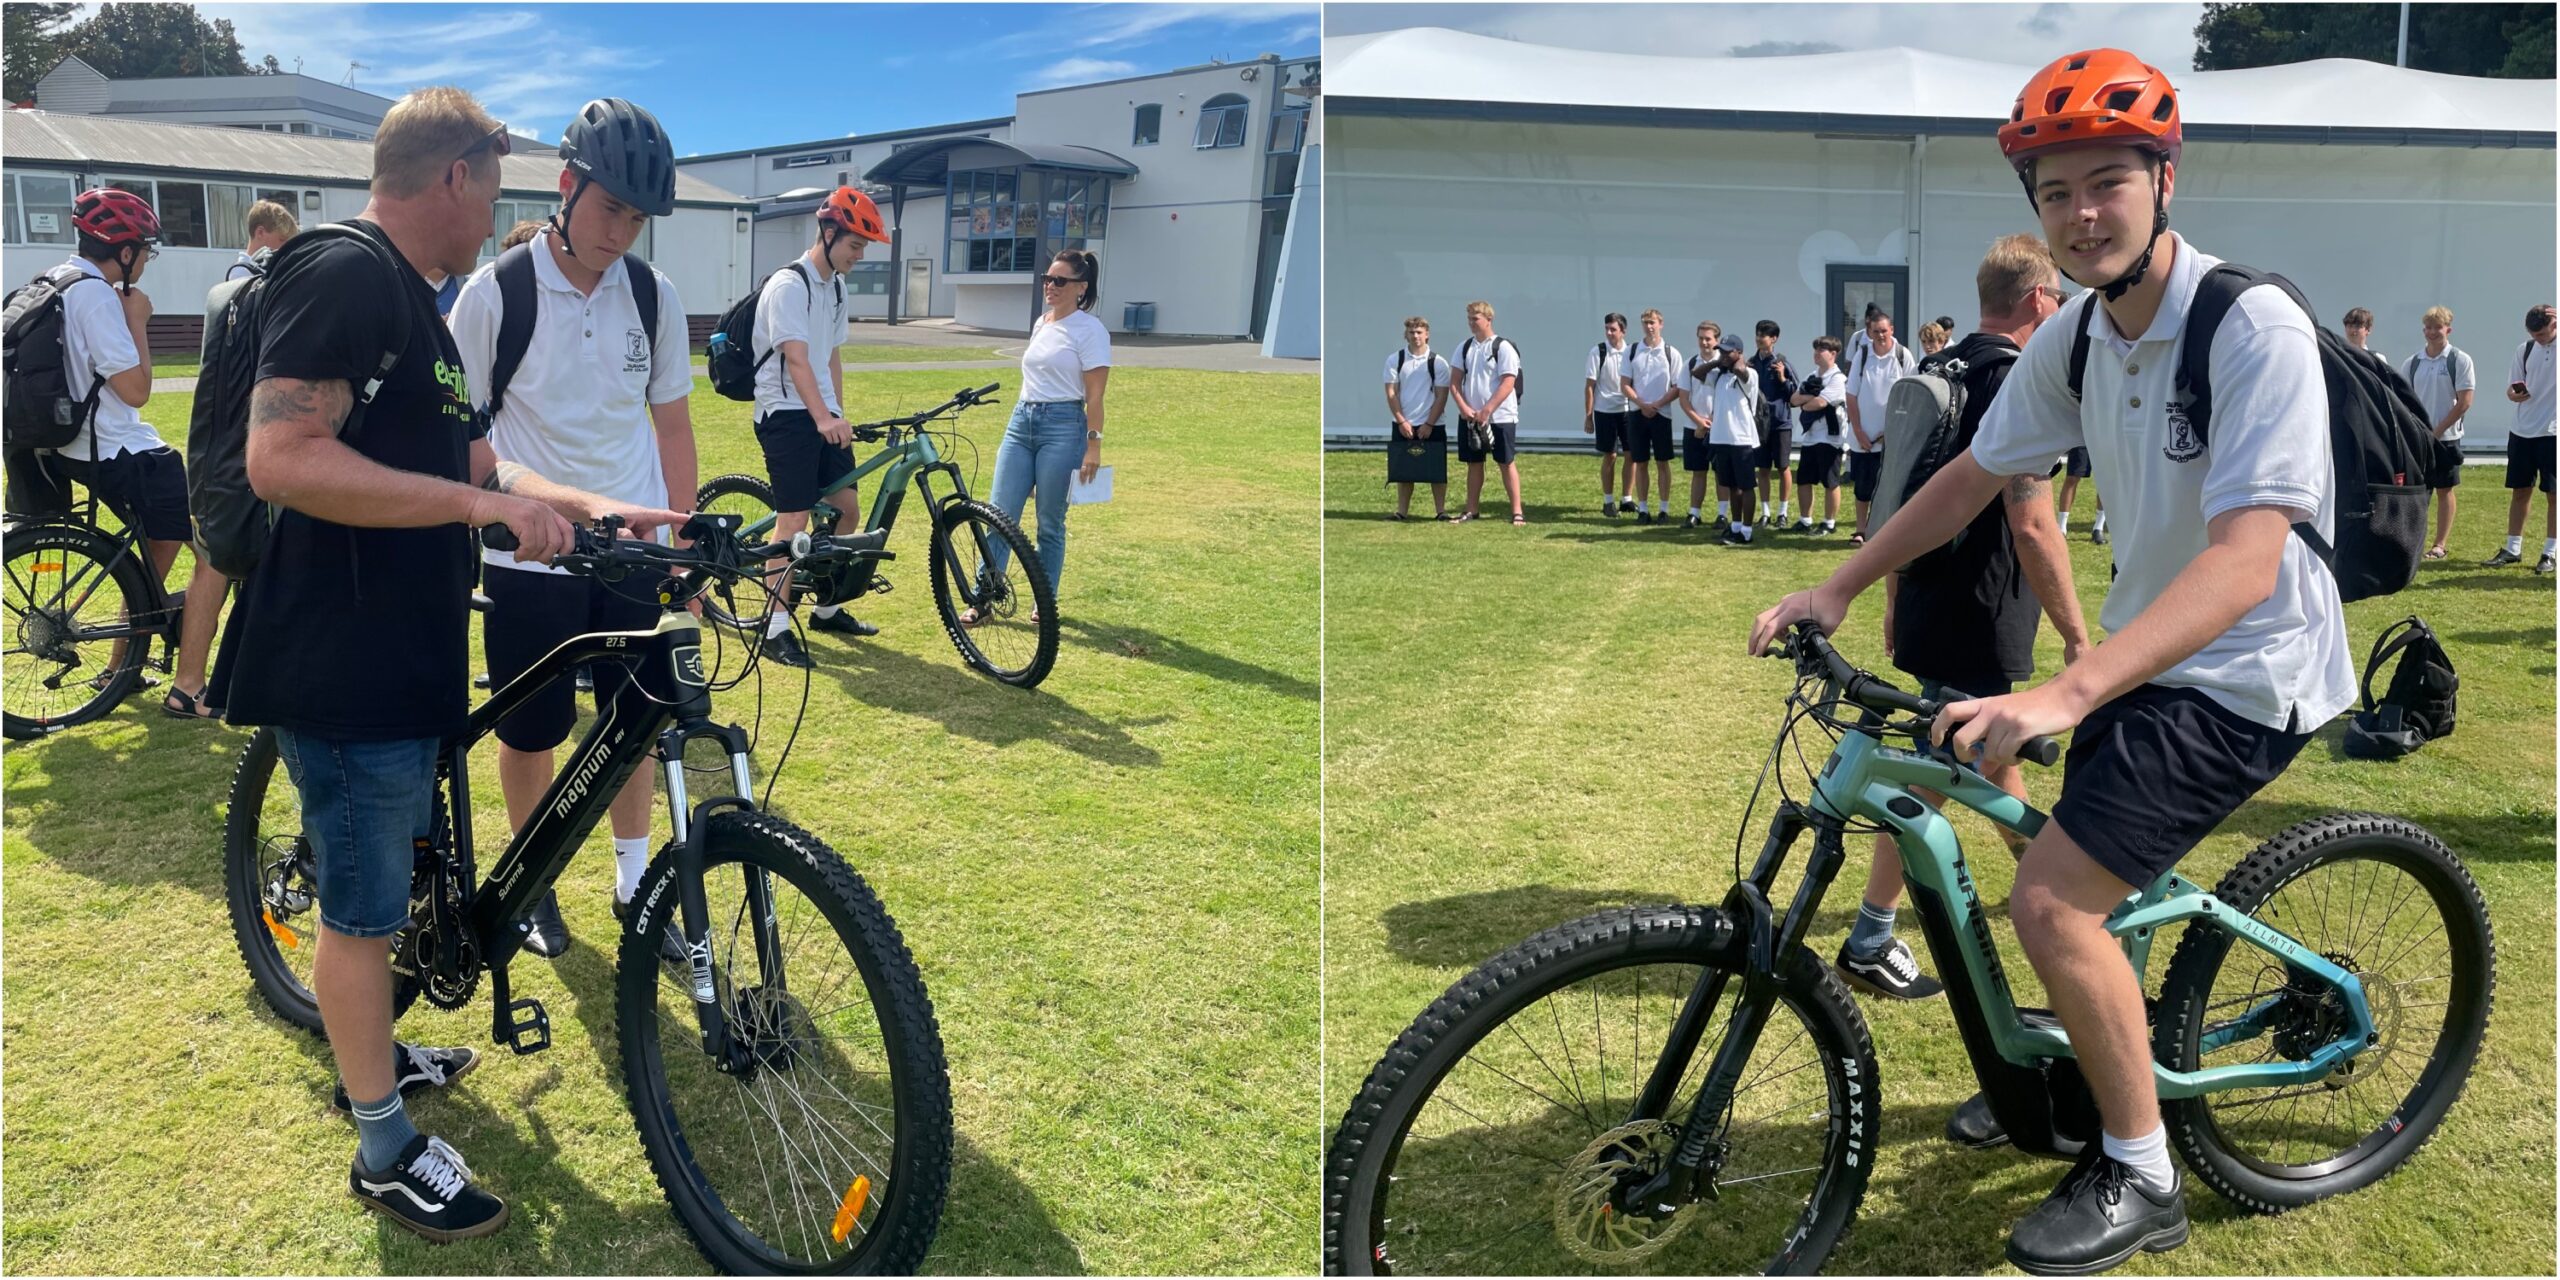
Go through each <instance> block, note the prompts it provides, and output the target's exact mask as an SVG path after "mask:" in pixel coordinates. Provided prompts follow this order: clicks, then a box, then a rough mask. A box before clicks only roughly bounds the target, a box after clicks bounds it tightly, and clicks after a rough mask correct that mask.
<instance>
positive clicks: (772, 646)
mask: <svg viewBox="0 0 2560 1280" xmlns="http://www.w3.org/2000/svg"><path fill="white" fill-rule="evenodd" d="M764 656H765V658H766V660H767V661H771V662H779V663H781V664H782V665H784V666H786V667H798V668H800V669H801V670H803V671H815V670H817V669H818V664H817V662H816V661H815V660H813V659H812V658H810V657H809V651H808V650H807V649H805V648H802V647H801V645H800V637H798V636H795V635H793V634H791V633H790V632H788V631H785V632H783V633H782V634H781V635H778V636H769V637H767V638H766V639H765V642H764Z"/></svg>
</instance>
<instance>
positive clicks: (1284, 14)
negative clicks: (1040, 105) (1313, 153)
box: [987, 3, 1317, 57]
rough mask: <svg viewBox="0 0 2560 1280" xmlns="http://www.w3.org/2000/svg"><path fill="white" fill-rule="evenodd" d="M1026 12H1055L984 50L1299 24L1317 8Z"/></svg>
mask: <svg viewBox="0 0 2560 1280" xmlns="http://www.w3.org/2000/svg"><path fill="white" fill-rule="evenodd" d="M1031 11H1045V12H1049V13H1054V14H1056V15H1057V16H1056V17H1053V18H1049V19H1048V20H1046V21H1043V22H1041V23H1039V24H1038V25H1036V26H1033V27H1028V28H1025V29H1024V30H1021V31H1016V32H1011V33H1009V34H1006V35H1001V36H998V37H996V38H995V39H993V40H991V41H989V42H987V50H988V52H990V53H993V54H995V55H997V56H999V57H1019V56H1021V55H1023V54H1027V53H1033V52H1037V51H1040V50H1046V49H1055V48H1057V47H1059V46H1061V45H1064V46H1066V47H1068V48H1073V49H1092V48H1098V47H1101V46H1104V45H1126V44H1129V43H1131V42H1134V41H1141V40H1145V39H1148V38H1150V37H1153V36H1155V35H1157V34H1158V33H1160V32H1164V31H1168V30H1170V29H1172V28H1175V27H1203V26H1205V27H1215V28H1220V29H1225V30H1237V31H1241V30H1244V29H1248V28H1254V27H1261V26H1266V25H1269V24H1271V23H1276V22H1294V23H1297V24H1300V25H1304V24H1306V23H1308V22H1309V21H1311V20H1312V19H1314V18H1315V16H1316V13H1317V8H1316V6H1315V5H1312V4H1222V3H1206V4H1106V5H1072V6H1070V5H1055V6H1050V5H1041V6H1036V7H1034V8H1032V9H1026V10H1025V12H1031ZM1237 56H1240V57H1243V56H1250V55H1248V54H1239V55H1237Z"/></svg>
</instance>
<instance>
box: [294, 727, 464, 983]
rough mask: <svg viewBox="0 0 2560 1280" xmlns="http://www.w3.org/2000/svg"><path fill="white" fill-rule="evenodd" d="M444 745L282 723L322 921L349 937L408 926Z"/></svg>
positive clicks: (380, 933) (378, 934) (384, 934)
mask: <svg viewBox="0 0 2560 1280" xmlns="http://www.w3.org/2000/svg"><path fill="white" fill-rule="evenodd" d="M439 745H440V744H439V743H438V742H437V741H436V740H435V739H433V738H402V739H396V740H394V741H390V742H351V741H347V740H345V739H341V738H319V737H313V736H312V735H310V734H303V733H294V732H292V731H291V730H286V729H278V730H276V754H277V755H278V756H279V757H281V758H282V759H283V761H284V768H285V773H286V775H287V776H289V777H291V778H292V779H293V786H294V790H295V791H296V792H298V793H300V795H301V799H302V834H303V835H304V837H305V838H307V839H309V840H310V841H311V852H312V855H313V861H314V864H315V865H314V867H313V870H314V871H315V872H316V873H317V878H318V880H319V890H320V923H321V924H323V925H326V926H328V927H329V928H330V929H332V930H335V931H336V932H338V933H340V934H343V935H345V936H347V937H350V938H385V937H389V936H390V935H392V934H394V933H398V932H399V931H400V929H401V927H402V926H404V925H406V924H408V923H409V879H410V872H411V871H412V869H414V868H415V867H416V866H417V862H418V855H417V842H418V841H420V840H423V839H426V838H427V836H428V834H429V826H428V823H429V822H430V820H431V818H432V815H433V813H434V806H435V793H436V751H437V748H438V746H439Z"/></svg>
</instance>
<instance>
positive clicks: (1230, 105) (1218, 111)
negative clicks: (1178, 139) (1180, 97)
mask: <svg viewBox="0 0 2560 1280" xmlns="http://www.w3.org/2000/svg"><path fill="white" fill-rule="evenodd" d="M1252 109H1253V107H1252V104H1250V103H1248V102H1246V101H1245V100H1244V96H1243V95H1241V94H1234V93H1222V94H1219V95H1218V96H1217V97H1214V98H1211V99H1209V100H1208V101H1207V102H1204V103H1201V104H1200V127H1199V128H1197V129H1195V130H1193V131H1192V135H1191V145H1192V147H1193V148H1195V149H1197V150H1201V151H1208V150H1211V149H1214V148H1218V147H1241V146H1243V145H1244V127H1245V116H1246V114H1247V113H1248V112H1250V111H1252Z"/></svg>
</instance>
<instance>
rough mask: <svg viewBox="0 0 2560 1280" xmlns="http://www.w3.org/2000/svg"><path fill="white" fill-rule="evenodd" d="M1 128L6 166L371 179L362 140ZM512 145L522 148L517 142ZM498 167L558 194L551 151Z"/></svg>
mask: <svg viewBox="0 0 2560 1280" xmlns="http://www.w3.org/2000/svg"><path fill="white" fill-rule="evenodd" d="M7 122H8V127H7V129H6V130H5V131H0V161H6V162H7V163H8V164H9V165H10V166H12V167H16V166H18V165H22V164H48V165H79V166H81V167H83V168H89V169H102V170H140V171H148V172H151V173H191V174H204V175H207V176H226V175H235V174H236V175H245V176H251V177H259V178H283V179H295V180H300V181H306V182H318V183H324V184H328V185H332V186H342V187H363V186H366V185H368V184H370V183H371V181H372V177H373V143H372V142H371V141H370V140H368V139H358V138H321V137H314V136H311V135H309V134H299V133H268V132H266V131H264V130H261V129H233V128H227V127H224V126H221V125H195V124H169V123H166V122H163V121H158V120H125V119H118V118H116V117H112V116H89V115H66V114H61V113H57V112H51V111H11V112H9V113H8V115H7ZM519 141H520V144H521V142H522V141H523V140H519ZM500 164H501V165H502V166H503V168H502V170H501V177H500V180H499V181H500V184H501V186H503V187H504V189H505V190H506V192H507V193H508V194H511V195H544V196H547V195H553V194H556V193H557V192H558V191H559V189H560V160H559V157H558V154H557V153H556V152H551V151H543V152H538V153H535V154H516V155H510V156H507V157H505V158H504V159H503V160H502V161H500ZM676 203H677V204H679V205H694V206H697V207H699V206H711V207H715V208H724V209H725V208H751V207H753V206H754V205H755V201H754V200H753V199H752V198H750V197H747V196H742V195H737V194H735V193H733V192H729V191H725V190H722V189H721V188H719V187H716V186H713V185H712V184H710V183H708V182H705V181H703V180H702V179H700V178H697V177H694V176H692V175H690V174H687V173H685V172H683V171H681V170H679V171H678V172H677V173H676Z"/></svg>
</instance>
